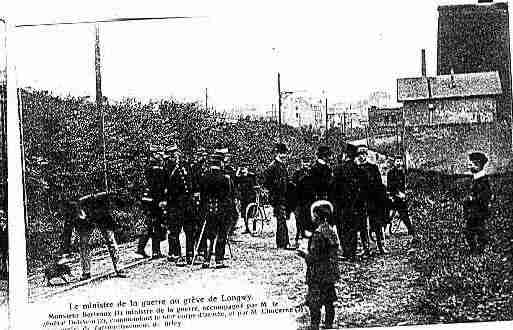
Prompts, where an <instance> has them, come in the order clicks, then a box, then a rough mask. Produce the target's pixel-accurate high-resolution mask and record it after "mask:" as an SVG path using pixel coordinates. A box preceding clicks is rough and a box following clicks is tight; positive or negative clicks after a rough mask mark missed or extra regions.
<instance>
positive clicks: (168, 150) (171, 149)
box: [166, 143, 179, 154]
mask: <svg viewBox="0 0 513 330" xmlns="http://www.w3.org/2000/svg"><path fill="white" fill-rule="evenodd" d="M178 151H179V150H178V146H177V145H176V143H173V144H172V145H170V146H169V147H167V148H166V153H168V154H172V153H175V152H178Z"/></svg>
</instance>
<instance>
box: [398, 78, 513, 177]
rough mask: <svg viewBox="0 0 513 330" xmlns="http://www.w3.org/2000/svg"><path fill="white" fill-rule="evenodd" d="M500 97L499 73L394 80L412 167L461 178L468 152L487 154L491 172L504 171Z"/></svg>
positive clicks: (506, 146)
mask: <svg viewBox="0 0 513 330" xmlns="http://www.w3.org/2000/svg"><path fill="white" fill-rule="evenodd" d="M501 96H502V88H501V81H500V78H499V73H498V72H497V71H493V72H477V73H464V74H453V75H440V76H436V77H426V76H421V77H416V78H404V79H398V80H397V100H398V101H399V102H403V108H404V122H405V128H404V147H405V148H406V152H407V154H408V156H409V158H410V159H411V163H410V166H413V167H416V168H423V169H431V170H438V171H442V172H449V173H463V172H465V170H466V164H467V155H468V153H469V152H471V151H481V152H484V153H486V154H487V155H488V157H489V158H490V160H491V166H492V167H493V168H495V169H498V168H500V167H503V166H505V162H506V161H507V159H509V154H510V151H511V130H510V129H509V126H507V124H504V123H502V122H501V121H499V120H498V117H499V111H498V109H499V100H500V98H501Z"/></svg>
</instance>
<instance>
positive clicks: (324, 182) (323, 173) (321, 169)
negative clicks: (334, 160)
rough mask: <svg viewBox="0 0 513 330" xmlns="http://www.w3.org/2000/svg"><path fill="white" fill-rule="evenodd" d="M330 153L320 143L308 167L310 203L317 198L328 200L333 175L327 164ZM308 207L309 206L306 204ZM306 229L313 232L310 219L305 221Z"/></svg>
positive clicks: (325, 146)
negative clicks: (310, 185)
mask: <svg viewBox="0 0 513 330" xmlns="http://www.w3.org/2000/svg"><path fill="white" fill-rule="evenodd" d="M331 155H332V153H331V149H330V147H328V146H327V145H320V146H319V147H318V148H317V153H316V156H317V160H316V161H315V163H314V164H313V165H312V167H311V169H310V176H311V184H312V187H311V188H312V189H311V190H312V194H313V196H312V197H313V200H312V201H311V203H313V202H315V201H319V200H328V194H329V189H330V188H329V187H330V183H331V180H332V177H333V173H332V170H331V167H330V166H329V165H328V162H329V160H330V157H331ZM308 207H310V206H308ZM306 226H307V228H306V230H308V231H310V232H313V230H314V229H315V228H313V223H312V221H311V219H309V221H308V222H307V225H306Z"/></svg>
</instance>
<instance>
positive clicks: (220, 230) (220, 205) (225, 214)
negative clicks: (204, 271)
mask: <svg viewBox="0 0 513 330" xmlns="http://www.w3.org/2000/svg"><path fill="white" fill-rule="evenodd" d="M230 190H231V184H230V179H229V178H228V176H227V175H226V174H224V173H223V171H222V159H221V157H219V156H216V155H214V156H213V157H212V158H211V159H210V168H209V171H208V172H207V173H206V174H205V176H203V177H202V179H201V180H200V193H201V201H202V205H203V207H204V209H205V229H204V235H205V236H206V245H207V252H206V256H205V260H204V262H203V268H208V267H210V261H211V258H212V252H213V248H214V246H213V244H214V241H215V243H216V246H215V262H216V268H223V267H225V264H224V255H225V247H226V240H227V234H228V226H229V223H230V216H231V202H230V198H231V197H230V196H231V194H232V192H231V191H230Z"/></svg>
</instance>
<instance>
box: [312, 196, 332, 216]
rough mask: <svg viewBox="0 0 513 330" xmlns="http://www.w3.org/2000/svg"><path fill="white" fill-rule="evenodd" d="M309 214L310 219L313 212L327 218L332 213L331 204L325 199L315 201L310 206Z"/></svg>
mask: <svg viewBox="0 0 513 330" xmlns="http://www.w3.org/2000/svg"><path fill="white" fill-rule="evenodd" d="M310 214H311V216H312V219H313V217H314V215H315V214H318V215H320V216H321V217H325V218H327V217H329V216H331V215H332V214H333V204H331V203H330V202H329V201H326V200H320V201H316V202H314V203H313V204H312V206H311V207H310Z"/></svg>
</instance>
